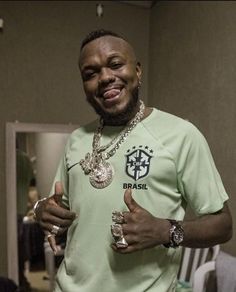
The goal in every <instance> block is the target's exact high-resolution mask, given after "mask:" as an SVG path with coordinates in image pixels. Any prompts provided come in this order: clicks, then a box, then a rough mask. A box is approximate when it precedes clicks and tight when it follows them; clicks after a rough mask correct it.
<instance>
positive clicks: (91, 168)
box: [79, 100, 145, 189]
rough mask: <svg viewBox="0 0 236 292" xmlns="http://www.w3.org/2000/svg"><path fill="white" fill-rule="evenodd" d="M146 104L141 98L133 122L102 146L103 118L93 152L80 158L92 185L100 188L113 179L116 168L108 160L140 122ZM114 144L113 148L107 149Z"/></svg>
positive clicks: (95, 134) (95, 137)
mask: <svg viewBox="0 0 236 292" xmlns="http://www.w3.org/2000/svg"><path fill="white" fill-rule="evenodd" d="M144 110H145V105H144V103H143V101H141V100H140V108H139V111H138V112H137V113H136V115H135V117H134V118H133V119H132V120H131V122H130V123H129V124H128V125H127V126H126V127H125V128H124V130H123V131H121V133H120V134H119V135H118V136H117V137H115V138H113V139H112V140H111V141H110V142H109V143H108V144H107V145H104V146H100V142H101V137H102V130H103V127H104V122H103V120H102V119H101V120H100V124H99V126H98V128H97V130H96V132H95V133H94V136H93V144H92V147H93V149H92V153H91V154H90V153H87V154H86V155H85V158H84V159H81V160H80V162H79V163H80V165H81V168H82V170H83V171H84V174H85V175H88V174H89V181H90V183H91V185H92V186H93V187H95V188H98V189H103V188H105V187H107V186H108V185H109V184H110V183H111V182H112V179H113V176H114V173H115V172H114V168H113V166H112V165H111V163H109V162H108V161H106V160H108V159H109V158H110V157H111V156H113V155H114V154H115V153H116V151H117V150H118V149H119V148H120V145H121V144H122V143H123V142H124V141H125V140H126V139H127V137H128V136H129V134H130V132H131V131H132V130H133V128H134V127H135V126H136V125H137V124H138V123H139V122H140V120H141V119H142V117H143V115H144ZM112 145H114V146H113V147H112V149H111V150H109V151H106V150H107V149H108V148H110V147H111V146H112Z"/></svg>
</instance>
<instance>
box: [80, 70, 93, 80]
mask: <svg viewBox="0 0 236 292" xmlns="http://www.w3.org/2000/svg"><path fill="white" fill-rule="evenodd" d="M95 74H96V71H94V70H87V71H85V72H83V74H82V77H83V80H84V81H88V80H90V79H92V78H93V77H95Z"/></svg>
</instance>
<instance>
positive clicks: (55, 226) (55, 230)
mask: <svg viewBox="0 0 236 292" xmlns="http://www.w3.org/2000/svg"><path fill="white" fill-rule="evenodd" d="M59 229H60V227H59V226H57V225H53V226H52V230H51V234H54V235H57V233H58V231H59Z"/></svg>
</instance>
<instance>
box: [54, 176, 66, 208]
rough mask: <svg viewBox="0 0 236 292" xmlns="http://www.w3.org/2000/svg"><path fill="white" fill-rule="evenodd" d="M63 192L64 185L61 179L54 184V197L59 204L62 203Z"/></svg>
mask: <svg viewBox="0 0 236 292" xmlns="http://www.w3.org/2000/svg"><path fill="white" fill-rule="evenodd" d="M63 193H64V191H63V185H62V183H61V182H60V181H57V182H56V183H55V186H54V199H55V201H56V203H57V204H58V205H61V204H62V196H63Z"/></svg>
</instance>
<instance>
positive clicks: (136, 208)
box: [112, 189, 170, 253]
mask: <svg viewBox="0 0 236 292" xmlns="http://www.w3.org/2000/svg"><path fill="white" fill-rule="evenodd" d="M124 202H125V204H126V206H127V207H128V209H129V211H127V212H123V216H124V222H125V223H123V224H122V230H123V235H124V238H125V240H126V241H127V243H128V247H126V248H122V249H119V248H117V247H116V245H115V244H113V245H112V248H113V250H115V251H117V252H119V253H131V252H135V251H138V250H142V249H146V248H151V247H154V246H156V245H160V244H163V243H167V242H169V228H170V226H169V222H168V221H167V220H165V219H160V218H157V217H154V216H153V215H152V214H151V213H149V212H148V211H147V210H146V209H144V208H143V207H141V206H140V205H139V204H138V203H137V202H136V201H135V200H134V198H133V197H132V192H131V189H126V191H125V193H124Z"/></svg>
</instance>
